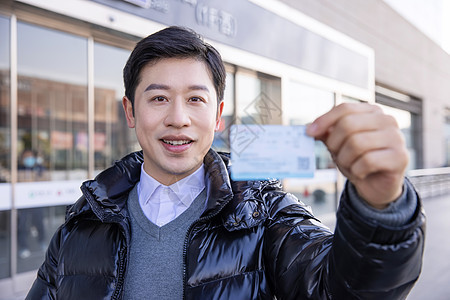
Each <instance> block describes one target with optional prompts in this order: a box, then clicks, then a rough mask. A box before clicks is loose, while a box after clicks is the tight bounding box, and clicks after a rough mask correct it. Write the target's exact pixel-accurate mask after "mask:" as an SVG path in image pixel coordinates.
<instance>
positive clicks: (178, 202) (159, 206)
mask: <svg viewBox="0 0 450 300" xmlns="http://www.w3.org/2000/svg"><path fill="white" fill-rule="evenodd" d="M204 188H205V171H204V167H203V164H202V165H201V167H200V168H198V170H197V171H195V172H194V173H192V174H191V175H189V176H187V177H185V178H183V179H181V180H179V181H177V182H175V183H174V184H172V185H170V186H167V185H163V184H161V183H159V182H158V181H157V180H155V179H154V178H153V177H151V176H150V175H148V174H147V173H146V172H145V171H144V164H142V166H141V180H140V181H139V182H138V186H137V193H138V195H139V204H140V205H141V208H142V210H143V212H144V214H145V216H146V217H147V218H148V219H149V220H150V221H151V222H153V223H154V224H156V225H158V226H160V227H161V226H164V225H165V224H167V223H169V222H171V221H173V220H175V218H177V217H178V216H179V215H181V214H182V213H183V212H184V211H185V210H186V209H188V208H189V206H190V205H191V203H192V202H193V201H194V199H195V198H196V197H197V196H198V195H199V194H200V192H201V191H202V190H203V189H204Z"/></svg>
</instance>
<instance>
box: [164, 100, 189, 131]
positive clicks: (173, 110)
mask: <svg viewBox="0 0 450 300" xmlns="http://www.w3.org/2000/svg"><path fill="white" fill-rule="evenodd" d="M164 125H165V126H172V127H175V128H182V127H185V126H190V125H191V118H190V116H189V111H188V109H187V107H186V106H185V105H184V102H183V101H182V100H177V101H173V102H172V103H171V105H170V106H169V108H168V110H167V113H166V117H165V118H164Z"/></svg>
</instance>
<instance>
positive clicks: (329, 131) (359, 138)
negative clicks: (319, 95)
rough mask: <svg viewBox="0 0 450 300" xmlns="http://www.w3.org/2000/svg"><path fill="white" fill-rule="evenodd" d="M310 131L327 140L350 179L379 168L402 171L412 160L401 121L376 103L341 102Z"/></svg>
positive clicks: (318, 119) (327, 144) (335, 159)
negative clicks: (409, 160) (387, 113)
mask: <svg viewBox="0 0 450 300" xmlns="http://www.w3.org/2000/svg"><path fill="white" fill-rule="evenodd" d="M307 133H308V134H310V135H311V136H313V137H315V138H316V139H319V140H322V141H323V142H324V143H325V145H326V146H327V148H328V150H329V151H330V153H331V156H332V157H333V159H334V161H335V163H336V164H337V166H338V167H339V169H340V170H341V171H342V172H343V173H344V175H345V176H347V177H348V178H349V179H351V178H357V179H363V178H365V177H366V176H368V175H369V174H372V173H376V172H398V173H401V172H403V171H404V169H405V168H406V165H407V163H408V154H407V150H406V147H405V141H404V137H403V135H402V133H401V132H400V130H399V128H398V124H397V122H396V121H395V119H394V118H393V117H392V116H389V115H385V114H384V113H383V111H382V110H381V108H379V107H378V106H375V105H369V104H366V103H346V104H341V105H339V106H337V107H335V108H333V109H332V110H331V111H329V112H328V113H326V114H324V115H322V116H321V117H319V118H317V119H316V120H315V121H314V122H313V123H312V124H311V125H309V127H308V128H307Z"/></svg>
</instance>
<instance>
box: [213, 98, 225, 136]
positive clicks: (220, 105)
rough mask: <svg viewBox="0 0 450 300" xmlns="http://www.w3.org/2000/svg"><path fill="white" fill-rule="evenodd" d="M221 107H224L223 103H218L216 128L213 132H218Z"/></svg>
mask: <svg viewBox="0 0 450 300" xmlns="http://www.w3.org/2000/svg"><path fill="white" fill-rule="evenodd" d="M223 105H224V104H223V101H220V103H219V107H217V117H216V128H214V130H215V131H218V130H219V128H220V120H221V118H222V112H223Z"/></svg>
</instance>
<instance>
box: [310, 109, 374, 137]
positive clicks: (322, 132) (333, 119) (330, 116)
mask: <svg viewBox="0 0 450 300" xmlns="http://www.w3.org/2000/svg"><path fill="white" fill-rule="evenodd" d="M363 113H365V114H370V113H382V111H381V109H380V108H379V107H378V106H375V105H369V104H367V103H343V104H340V105H338V106H336V107H334V108H333V109H332V110H330V111H329V112H327V113H326V114H324V115H322V116H320V117H319V118H317V119H316V120H315V121H314V122H313V123H312V124H310V125H309V126H308V127H307V129H306V133H307V134H308V135H309V136H312V137H314V138H316V139H320V140H322V138H323V137H324V136H326V135H328V134H329V130H330V129H332V128H333V127H334V125H335V124H336V123H337V122H338V121H340V120H342V119H343V118H344V117H345V116H349V115H350V116H351V115H354V114H363ZM348 124H349V125H351V122H350V121H349V122H348Z"/></svg>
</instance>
